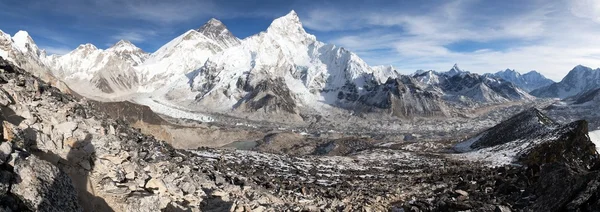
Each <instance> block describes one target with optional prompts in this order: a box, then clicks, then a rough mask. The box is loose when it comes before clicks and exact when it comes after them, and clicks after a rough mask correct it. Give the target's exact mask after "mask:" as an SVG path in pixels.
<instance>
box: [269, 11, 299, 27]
mask: <svg viewBox="0 0 600 212" xmlns="http://www.w3.org/2000/svg"><path fill="white" fill-rule="evenodd" d="M298 28H302V22H300V18H299V17H298V14H297V13H296V11H294V10H292V11H291V12H289V13H288V14H287V15H285V16H282V17H279V18H277V19H275V20H273V23H271V26H269V29H268V30H275V29H283V30H287V29H298ZM302 31H304V29H303V28H302Z"/></svg>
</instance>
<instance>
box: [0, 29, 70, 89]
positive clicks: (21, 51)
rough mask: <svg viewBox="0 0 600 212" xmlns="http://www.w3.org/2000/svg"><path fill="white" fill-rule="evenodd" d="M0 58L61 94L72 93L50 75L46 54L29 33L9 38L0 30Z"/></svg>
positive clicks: (20, 33) (22, 32) (16, 34)
mask: <svg viewBox="0 0 600 212" xmlns="http://www.w3.org/2000/svg"><path fill="white" fill-rule="evenodd" d="M0 57H2V58H5V59H6V60H8V61H11V62H14V63H15V64H16V65H18V66H19V67H21V68H24V69H27V70H28V71H30V72H31V73H32V74H34V75H35V76H37V77H39V78H41V79H42V80H44V81H46V82H48V83H50V84H52V85H53V86H55V87H57V88H59V89H61V90H62V91H63V92H66V93H70V92H72V91H71V89H70V88H69V87H68V86H67V85H65V84H64V83H63V82H61V80H59V79H57V78H56V77H55V76H54V75H52V73H51V69H50V68H49V67H48V65H47V56H46V52H45V51H44V50H41V49H39V48H38V46H37V45H36V44H35V42H34V41H33V39H32V38H31V36H29V33H27V32H25V31H19V32H17V33H15V35H14V36H12V37H11V36H10V35H9V34H7V33H4V32H3V31H1V30H0Z"/></svg>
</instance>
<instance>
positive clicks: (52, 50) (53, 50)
mask: <svg viewBox="0 0 600 212" xmlns="http://www.w3.org/2000/svg"><path fill="white" fill-rule="evenodd" d="M40 48H41V49H44V50H46V53H47V54H48V55H53V54H56V55H64V54H67V53H69V52H71V51H72V49H70V48H68V47H64V46H59V47H57V46H40Z"/></svg>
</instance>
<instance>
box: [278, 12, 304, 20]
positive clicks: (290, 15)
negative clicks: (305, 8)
mask: <svg viewBox="0 0 600 212" xmlns="http://www.w3.org/2000/svg"><path fill="white" fill-rule="evenodd" d="M282 18H286V19H293V20H298V21H300V17H298V13H296V11H295V10H292V11H290V12H289V13H288V14H287V15H285V16H283V17H282Z"/></svg>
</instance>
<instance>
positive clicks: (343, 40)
mask: <svg viewBox="0 0 600 212" xmlns="http://www.w3.org/2000/svg"><path fill="white" fill-rule="evenodd" d="M483 3H485V4H486V5H485V6H482V4H483ZM513 3H515V2H506V3H505V4H501V3H498V2H489V1H477V0H459V1H445V3H444V4H441V5H436V6H432V7H429V8H426V9H417V10H416V11H417V12H416V13H415V12H413V11H411V9H414V7H413V8H409V9H399V10H398V11H386V12H381V9H371V10H357V11H353V12H352V15H344V13H345V12H347V11H344V10H339V9H337V8H329V9H323V8H318V9H314V10H313V11H311V12H308V13H307V18H306V19H305V21H303V22H304V23H305V26H307V27H309V28H311V29H313V30H317V31H323V32H336V31H338V32H339V33H338V34H339V36H337V37H334V38H332V39H329V40H328V41H329V42H332V43H335V44H338V45H341V46H345V47H347V48H349V49H350V50H353V51H356V52H357V53H358V54H359V56H361V57H362V58H363V59H365V60H366V61H367V62H368V63H369V64H371V65H384V64H390V63H391V64H393V65H395V66H396V67H398V68H399V69H400V70H403V71H404V72H405V73H412V72H414V70H416V69H435V70H446V69H449V68H450V67H451V66H452V64H454V63H460V64H461V67H462V68H465V69H468V70H470V71H473V72H480V73H482V72H493V71H497V70H502V69H505V68H516V69H518V70H521V71H524V72H526V71H529V70H538V71H540V72H542V73H543V74H545V75H548V76H549V77H551V78H552V79H555V80H560V79H561V78H562V77H563V76H564V75H565V74H566V73H567V72H568V71H569V70H570V69H571V68H572V67H574V66H575V65H577V64H584V65H588V66H595V67H597V66H600V60H598V59H597V58H598V56H599V54H600V47H595V46H594V45H590V44H594V43H599V42H600V38H599V37H598V36H597V35H598V34H599V33H600V24H599V23H600V3H598V1H590V0H574V1H568V0H561V1H552V2H549V1H538V0H531V1H517V2H516V3H518V5H519V7H517V8H513V7H512V6H511V4H513ZM486 7H488V8H486ZM564 8H570V10H565V9H564ZM348 29H351V31H347V30H348ZM382 29H388V30H382ZM390 29H391V30H390ZM357 32H358V33H357ZM465 42H466V43H469V42H470V43H477V44H478V45H476V46H477V47H479V48H475V49H472V50H469V51H465V50H463V49H455V48H457V47H455V46H456V45H457V44H458V48H460V44H461V43H465ZM486 44H488V45H486ZM450 46H453V48H450ZM497 46H502V47H503V48H497Z"/></svg>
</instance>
